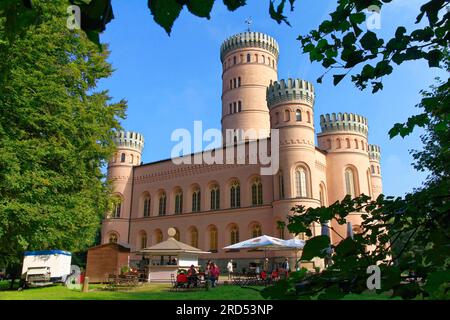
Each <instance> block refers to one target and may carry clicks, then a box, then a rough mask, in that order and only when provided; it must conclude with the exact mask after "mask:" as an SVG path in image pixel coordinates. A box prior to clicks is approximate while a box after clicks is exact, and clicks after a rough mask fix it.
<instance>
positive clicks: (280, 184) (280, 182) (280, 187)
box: [278, 172, 284, 199]
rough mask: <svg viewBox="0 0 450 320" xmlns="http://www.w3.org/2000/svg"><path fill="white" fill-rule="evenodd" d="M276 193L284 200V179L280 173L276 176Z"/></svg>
mask: <svg viewBox="0 0 450 320" xmlns="http://www.w3.org/2000/svg"><path fill="white" fill-rule="evenodd" d="M278 191H279V196H280V199H284V177H283V173H282V172H280V174H279V175H278Z"/></svg>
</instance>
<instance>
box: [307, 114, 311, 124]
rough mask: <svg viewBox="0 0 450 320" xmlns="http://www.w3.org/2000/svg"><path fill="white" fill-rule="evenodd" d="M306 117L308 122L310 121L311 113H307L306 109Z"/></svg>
mask: <svg viewBox="0 0 450 320" xmlns="http://www.w3.org/2000/svg"><path fill="white" fill-rule="evenodd" d="M306 117H307V120H308V123H311V113H309V111H306Z"/></svg>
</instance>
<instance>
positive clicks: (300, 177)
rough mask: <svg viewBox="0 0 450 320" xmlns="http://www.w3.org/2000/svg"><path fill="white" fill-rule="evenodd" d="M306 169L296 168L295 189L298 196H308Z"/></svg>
mask: <svg viewBox="0 0 450 320" xmlns="http://www.w3.org/2000/svg"><path fill="white" fill-rule="evenodd" d="M306 181H307V180H306V169H305V168H303V167H298V168H297V169H296V170H295V190H296V192H297V197H307V196H308V193H307V192H308V188H307V186H306Z"/></svg>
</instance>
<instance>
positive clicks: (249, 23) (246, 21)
mask: <svg viewBox="0 0 450 320" xmlns="http://www.w3.org/2000/svg"><path fill="white" fill-rule="evenodd" d="M245 23H246V24H247V31H248V32H250V26H251V25H252V24H253V20H252V17H248V18H247V20H245Z"/></svg>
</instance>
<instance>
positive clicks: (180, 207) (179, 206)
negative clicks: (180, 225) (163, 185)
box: [175, 190, 183, 214]
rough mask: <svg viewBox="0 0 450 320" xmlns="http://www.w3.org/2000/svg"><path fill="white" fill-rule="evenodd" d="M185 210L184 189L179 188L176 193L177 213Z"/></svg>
mask: <svg viewBox="0 0 450 320" xmlns="http://www.w3.org/2000/svg"><path fill="white" fill-rule="evenodd" d="M182 212H183V191H181V190H178V191H177V192H176V194H175V213H176V214H180V213H182Z"/></svg>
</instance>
